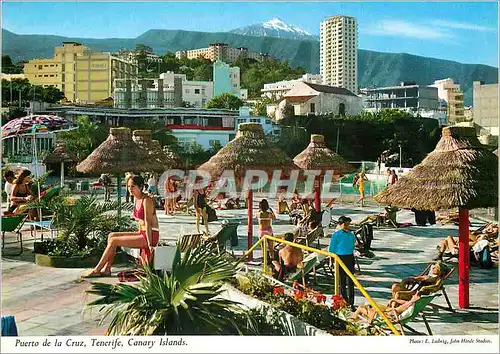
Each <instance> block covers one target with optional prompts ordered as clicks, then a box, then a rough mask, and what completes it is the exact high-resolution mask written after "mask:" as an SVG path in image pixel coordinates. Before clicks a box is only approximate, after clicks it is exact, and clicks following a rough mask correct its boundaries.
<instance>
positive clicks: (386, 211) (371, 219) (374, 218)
mask: <svg viewBox="0 0 500 354" xmlns="http://www.w3.org/2000/svg"><path fill="white" fill-rule="evenodd" d="M394 211H395V210H394V209H393V208H392V207H385V208H384V210H383V211H382V212H380V213H378V214H377V215H368V216H367V217H365V218H364V219H363V220H361V221H356V222H352V223H351V225H362V224H364V223H365V222H372V223H374V222H376V221H377V220H378V219H380V220H383V219H384V218H386V217H388V216H389V214H390V213H391V212H394Z"/></svg>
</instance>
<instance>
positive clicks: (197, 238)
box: [178, 234, 203, 252]
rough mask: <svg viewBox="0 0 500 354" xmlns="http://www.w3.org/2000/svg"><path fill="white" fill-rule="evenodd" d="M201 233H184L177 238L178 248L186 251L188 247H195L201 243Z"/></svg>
mask: <svg viewBox="0 0 500 354" xmlns="http://www.w3.org/2000/svg"><path fill="white" fill-rule="evenodd" d="M202 237H203V234H186V235H183V236H181V237H180V239H179V241H178V242H179V249H180V250H181V252H186V251H187V250H188V249H192V248H196V247H198V246H199V245H200V244H201V243H202V240H203V239H202Z"/></svg>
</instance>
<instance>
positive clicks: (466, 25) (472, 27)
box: [432, 20, 496, 32]
mask: <svg viewBox="0 0 500 354" xmlns="http://www.w3.org/2000/svg"><path fill="white" fill-rule="evenodd" d="M432 24H433V25H435V26H440V27H446V28H454V29H462V30H471V31H481V32H495V31H496V28H493V27H487V26H481V25H475V24H472V23H463V22H454V21H445V20H434V21H432Z"/></svg>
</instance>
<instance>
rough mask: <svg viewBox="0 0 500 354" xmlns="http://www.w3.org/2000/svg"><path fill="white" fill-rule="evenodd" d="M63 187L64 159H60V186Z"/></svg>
mask: <svg viewBox="0 0 500 354" xmlns="http://www.w3.org/2000/svg"><path fill="white" fill-rule="evenodd" d="M63 187H64V161H61V188H63Z"/></svg>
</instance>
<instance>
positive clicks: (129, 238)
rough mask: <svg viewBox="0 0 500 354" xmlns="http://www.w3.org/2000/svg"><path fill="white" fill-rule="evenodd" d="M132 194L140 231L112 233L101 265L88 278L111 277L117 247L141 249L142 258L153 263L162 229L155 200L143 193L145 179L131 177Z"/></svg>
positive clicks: (129, 186)
mask: <svg viewBox="0 0 500 354" xmlns="http://www.w3.org/2000/svg"><path fill="white" fill-rule="evenodd" d="M127 188H128V189H129V191H130V194H131V195H133V196H134V214H133V215H134V218H135V219H136V220H137V221H138V222H139V231H136V232H112V233H110V234H109V236H108V245H107V247H106V249H105V250H104V253H103V255H102V257H101V260H100V261H99V263H98V264H97V265H96V266H95V268H94V269H93V270H92V271H91V272H90V273H89V274H87V275H86V276H85V277H86V278H93V277H100V276H109V275H111V265H112V264H113V259H114V258H115V254H116V248H117V247H130V248H140V249H141V258H142V261H143V262H145V263H149V262H151V261H152V255H153V248H154V247H156V246H157V245H158V241H159V239H160V232H159V231H160V229H159V227H158V219H157V217H156V210H155V203H154V200H153V199H152V198H151V197H150V196H148V195H147V194H145V193H143V192H142V190H143V188H144V179H143V178H142V177H141V176H137V175H136V176H133V177H130V178H129V180H128V182H127Z"/></svg>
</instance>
